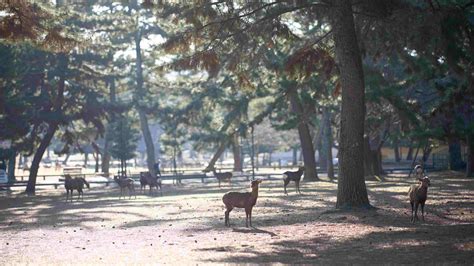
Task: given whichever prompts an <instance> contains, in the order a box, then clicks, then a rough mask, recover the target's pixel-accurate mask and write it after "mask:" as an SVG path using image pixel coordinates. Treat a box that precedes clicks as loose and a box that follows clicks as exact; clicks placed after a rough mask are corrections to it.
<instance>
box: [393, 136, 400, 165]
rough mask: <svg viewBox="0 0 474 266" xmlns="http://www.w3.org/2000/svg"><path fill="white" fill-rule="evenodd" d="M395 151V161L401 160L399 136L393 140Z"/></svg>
mask: <svg viewBox="0 0 474 266" xmlns="http://www.w3.org/2000/svg"><path fill="white" fill-rule="evenodd" d="M393 152H394V155H395V161H396V162H400V160H401V155H400V146H399V141H398V137H396V138H395V139H394V140H393Z"/></svg>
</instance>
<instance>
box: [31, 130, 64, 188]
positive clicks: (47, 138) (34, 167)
mask: <svg viewBox="0 0 474 266" xmlns="http://www.w3.org/2000/svg"><path fill="white" fill-rule="evenodd" d="M57 128H58V124H57V123H52V124H50V125H49V127H48V131H47V132H46V135H44V137H43V139H42V140H41V143H40V145H39V147H38V149H37V150H36V152H35V156H34V157H33V161H32V162H31V168H30V175H29V177H28V184H27V185H26V191H25V192H26V193H27V194H28V195H34V194H35V191H36V176H37V175H38V169H39V164H40V162H41V159H42V158H43V155H44V152H45V151H46V149H47V148H48V146H49V144H50V143H51V139H53V136H54V133H55V132H56V130H57Z"/></svg>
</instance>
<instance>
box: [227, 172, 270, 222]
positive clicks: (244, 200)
mask: <svg viewBox="0 0 474 266" xmlns="http://www.w3.org/2000/svg"><path fill="white" fill-rule="evenodd" d="M260 183H262V180H253V181H252V182H251V183H250V187H251V188H252V192H227V193H225V194H224V196H223V197H222V202H224V205H225V208H226V211H225V225H226V226H230V221H229V214H230V211H232V209H233V208H245V215H246V219H245V226H246V227H249V223H250V226H252V208H253V206H255V203H257V198H258V185H259V184H260Z"/></svg>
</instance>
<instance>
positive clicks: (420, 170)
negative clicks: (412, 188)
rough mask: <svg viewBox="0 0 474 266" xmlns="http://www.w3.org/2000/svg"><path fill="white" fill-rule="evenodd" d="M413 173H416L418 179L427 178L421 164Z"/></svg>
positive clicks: (416, 166)
mask: <svg viewBox="0 0 474 266" xmlns="http://www.w3.org/2000/svg"><path fill="white" fill-rule="evenodd" d="M413 172H414V173H415V178H416V179H420V178H423V177H424V176H425V169H424V168H423V166H421V165H419V164H417V165H415V168H413Z"/></svg>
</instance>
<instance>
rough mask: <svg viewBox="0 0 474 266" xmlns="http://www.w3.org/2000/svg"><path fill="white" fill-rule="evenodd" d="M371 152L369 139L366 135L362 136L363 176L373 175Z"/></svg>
mask: <svg viewBox="0 0 474 266" xmlns="http://www.w3.org/2000/svg"><path fill="white" fill-rule="evenodd" d="M372 160H373V157H372V152H371V149H370V140H369V137H368V136H365V137H364V176H372V175H374V174H375V173H374V168H373V167H372V164H373V163H372Z"/></svg>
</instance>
